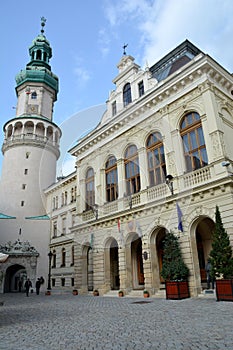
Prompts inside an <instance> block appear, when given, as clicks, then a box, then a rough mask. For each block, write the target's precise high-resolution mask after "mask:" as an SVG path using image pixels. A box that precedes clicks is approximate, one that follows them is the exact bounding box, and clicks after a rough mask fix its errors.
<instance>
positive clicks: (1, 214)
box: [0, 213, 16, 219]
mask: <svg viewBox="0 0 233 350" xmlns="http://www.w3.org/2000/svg"><path fill="white" fill-rule="evenodd" d="M0 219H16V217H15V216H10V215H5V214H3V213H0Z"/></svg>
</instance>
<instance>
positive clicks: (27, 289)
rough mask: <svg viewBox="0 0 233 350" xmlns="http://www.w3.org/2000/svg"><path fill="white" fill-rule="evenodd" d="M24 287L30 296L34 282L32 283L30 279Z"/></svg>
mask: <svg viewBox="0 0 233 350" xmlns="http://www.w3.org/2000/svg"><path fill="white" fill-rule="evenodd" d="M24 287H25V289H26V296H27V297H28V296H29V290H30V288H31V287H32V282H31V281H30V279H29V278H28V279H27V280H26V282H25V284H24Z"/></svg>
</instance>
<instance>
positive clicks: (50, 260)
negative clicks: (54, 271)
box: [47, 250, 53, 290]
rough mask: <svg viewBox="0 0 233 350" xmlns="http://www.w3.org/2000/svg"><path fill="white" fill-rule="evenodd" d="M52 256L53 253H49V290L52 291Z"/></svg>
mask: <svg viewBox="0 0 233 350" xmlns="http://www.w3.org/2000/svg"><path fill="white" fill-rule="evenodd" d="M52 256H53V253H52V252H51V250H50V252H49V253H48V257H49V273H48V288H47V289H48V290H51V262H52Z"/></svg>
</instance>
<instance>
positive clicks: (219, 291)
mask: <svg viewBox="0 0 233 350" xmlns="http://www.w3.org/2000/svg"><path fill="white" fill-rule="evenodd" d="M215 288H216V297H217V301H233V280H232V279H226V280H225V279H222V280H216V282H215Z"/></svg>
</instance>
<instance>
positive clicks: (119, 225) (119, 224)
mask: <svg viewBox="0 0 233 350" xmlns="http://www.w3.org/2000/svg"><path fill="white" fill-rule="evenodd" d="M117 227H118V232H121V220H120V219H118V221H117Z"/></svg>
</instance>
